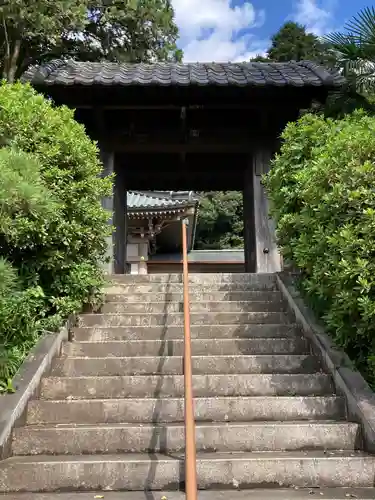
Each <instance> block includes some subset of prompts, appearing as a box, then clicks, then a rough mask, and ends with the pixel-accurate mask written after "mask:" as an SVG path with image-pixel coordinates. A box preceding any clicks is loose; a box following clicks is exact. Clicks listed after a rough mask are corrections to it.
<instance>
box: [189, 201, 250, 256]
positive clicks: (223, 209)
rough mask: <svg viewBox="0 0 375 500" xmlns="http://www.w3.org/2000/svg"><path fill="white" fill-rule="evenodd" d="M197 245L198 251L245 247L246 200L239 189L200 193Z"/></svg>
mask: <svg viewBox="0 0 375 500" xmlns="http://www.w3.org/2000/svg"><path fill="white" fill-rule="evenodd" d="M201 195H202V198H201V202H200V208H199V217H198V226H197V234H196V240H195V247H196V248H197V249H198V250H209V249H227V248H241V247H243V202H242V192H240V191H209V192H206V193H201Z"/></svg>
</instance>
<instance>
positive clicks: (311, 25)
mask: <svg viewBox="0 0 375 500" xmlns="http://www.w3.org/2000/svg"><path fill="white" fill-rule="evenodd" d="M335 4H336V1H335V0H326V1H324V0H323V1H322V2H320V4H319V3H318V1H317V0H298V1H297V3H296V6H295V11H294V13H293V16H292V17H293V20H294V21H296V22H297V23H300V24H303V25H304V26H306V28H307V31H309V32H312V33H315V34H316V35H318V36H321V35H324V34H325V33H327V32H329V31H331V30H332V23H333V14H334V7H335Z"/></svg>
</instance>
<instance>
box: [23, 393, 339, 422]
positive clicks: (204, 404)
mask: <svg viewBox="0 0 375 500" xmlns="http://www.w3.org/2000/svg"><path fill="white" fill-rule="evenodd" d="M194 410H195V419H196V421H197V422H250V421H255V420H261V421H264V420H272V421H275V420H282V421H290V420H337V419H339V420H340V419H342V418H343V417H344V415H345V403H344V399H343V398H340V397H337V396H324V397H321V396H318V397H317V396H269V397H267V396H259V397H239V398H236V397H235V398H231V397H214V398H195V399H194ZM184 414H185V413H184V399H183V398H162V399H153V398H149V399H147V398H146V399H145V398H143V399H87V400H69V401H66V400H59V401H47V400H32V401H30V402H29V405H28V412H27V423H28V424H79V423H81V424H97V423H108V424H110V423H122V422H128V423H132V422H138V423H150V422H174V423H176V422H183V421H184Z"/></svg>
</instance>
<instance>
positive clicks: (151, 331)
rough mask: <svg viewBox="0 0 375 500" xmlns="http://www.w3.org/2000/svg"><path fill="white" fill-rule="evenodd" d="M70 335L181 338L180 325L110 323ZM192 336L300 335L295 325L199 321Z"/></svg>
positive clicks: (78, 337)
mask: <svg viewBox="0 0 375 500" xmlns="http://www.w3.org/2000/svg"><path fill="white" fill-rule="evenodd" d="M72 333H73V337H74V339H75V340H77V341H80V342H105V341H119V340H154V339H155V340H157V339H161V340H167V339H168V340H169V339H182V338H183V336H184V329H183V327H182V326H168V327H165V326H162V325H159V326H153V327H148V326H113V327H100V326H99V327H82V328H73V330H72ZM190 333H191V337H192V338H193V339H198V338H199V339H219V338H229V339H233V338H235V339H241V338H244V339H248V338H269V337H271V338H276V337H283V338H285V337H291V338H295V337H296V336H300V335H301V333H300V330H299V328H298V326H297V325H294V324H292V323H290V324H287V325H280V324H275V325H271V324H267V325H199V326H194V325H193V326H191V328H190Z"/></svg>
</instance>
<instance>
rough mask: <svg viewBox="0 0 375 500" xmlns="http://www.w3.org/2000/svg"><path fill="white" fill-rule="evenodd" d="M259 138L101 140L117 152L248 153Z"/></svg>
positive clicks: (108, 147) (179, 153)
mask: <svg viewBox="0 0 375 500" xmlns="http://www.w3.org/2000/svg"><path fill="white" fill-rule="evenodd" d="M259 142H260V141H259V140H254V139H250V138H249V140H248V141H246V142H242V143H237V144H236V143H232V144H224V143H221V144H220V143H213V144H208V143H201V144H165V143H164V144H161V143H155V144H150V143H143V144H141V143H139V144H135V143H124V142H123V143H121V142H120V141H119V140H118V141H109V140H107V141H106V140H102V141H101V144H103V145H104V146H105V147H106V148H107V149H111V150H112V151H115V152H118V153H137V154H147V153H169V154H178V155H181V154H194V153H196V154H199V153H250V152H251V151H252V149H253V147H254V145H255V144H259Z"/></svg>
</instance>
